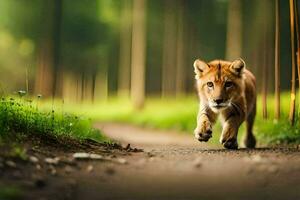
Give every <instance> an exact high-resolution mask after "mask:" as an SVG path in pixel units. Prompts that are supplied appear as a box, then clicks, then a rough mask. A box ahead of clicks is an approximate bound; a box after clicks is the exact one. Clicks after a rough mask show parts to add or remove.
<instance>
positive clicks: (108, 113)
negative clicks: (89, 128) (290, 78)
mask: <svg viewBox="0 0 300 200" xmlns="http://www.w3.org/2000/svg"><path fill="white" fill-rule="evenodd" d="M289 101H290V95H289V93H283V94H282V95H281V114H282V115H281V120H279V121H274V120H273V119H274V114H273V113H274V110H273V107H274V98H273V96H271V95H269V97H268V103H267V106H268V119H263V118H262V108H261V97H258V100H257V105H258V108H257V116H256V122H255V127H254V131H255V134H256V135H257V137H258V140H259V142H260V143H262V144H279V143H300V133H299V131H298V129H299V128H300V124H299V123H298V122H296V125H295V126H293V127H292V126H290V123H289V121H288V112H289ZM51 105H52V104H51V102H44V103H43V105H42V107H43V108H44V109H46V110H47V109H49V107H51ZM55 105H56V108H57V109H58V110H61V109H64V110H65V111H68V112H72V113H75V114H76V115H84V116H88V117H90V118H91V119H92V120H93V121H109V122H123V123H130V124H135V125H139V126H146V127H151V128H157V129H175V130H180V131H184V132H187V133H190V134H192V132H193V130H194V128H195V126H196V115H197V110H198V99H197V97H196V96H188V97H185V98H165V99H163V100H162V99H159V98H155V97H153V98H148V99H147V101H146V107H145V108H144V109H143V110H142V111H136V110H134V109H133V108H132V105H131V103H130V101H129V100H128V99H117V98H111V99H108V100H107V101H105V102H98V103H95V104H94V105H93V104H91V103H88V102H86V103H83V104H81V105H80V106H79V105H78V104H72V103H65V104H62V103H59V102H56V104H55ZM244 129H245V128H244V125H242V127H241V129H240V133H242V132H244ZM220 132H221V126H220V124H216V126H215V128H214V133H213V138H212V142H214V143H216V142H217V141H218V139H219V135H220ZM242 135H243V134H239V137H241V136H242Z"/></svg>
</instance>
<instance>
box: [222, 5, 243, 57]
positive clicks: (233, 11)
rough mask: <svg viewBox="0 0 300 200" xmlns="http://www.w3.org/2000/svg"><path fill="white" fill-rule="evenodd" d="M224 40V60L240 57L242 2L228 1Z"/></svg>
mask: <svg viewBox="0 0 300 200" xmlns="http://www.w3.org/2000/svg"><path fill="white" fill-rule="evenodd" d="M227 19H228V22H227V36H226V37H227V38H226V59H228V60H234V59H236V58H239V57H241V52H242V1H240V0H229V5H228V18H227Z"/></svg>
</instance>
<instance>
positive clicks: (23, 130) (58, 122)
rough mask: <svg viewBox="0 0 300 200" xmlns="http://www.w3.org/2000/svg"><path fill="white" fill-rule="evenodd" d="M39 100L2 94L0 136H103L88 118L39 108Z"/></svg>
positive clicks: (79, 137)
mask: <svg viewBox="0 0 300 200" xmlns="http://www.w3.org/2000/svg"><path fill="white" fill-rule="evenodd" d="M39 103H40V102H39V101H38V100H36V101H34V102H33V101H32V100H29V99H24V98H23V99H22V98H21V97H14V98H13V97H3V98H1V100H0V140H4V139H5V138H11V137H12V136H13V137H14V136H17V135H20V134H21V135H25V136H27V135H39V136H43V135H50V136H53V137H56V138H59V137H60V136H64V137H71V138H74V139H79V140H81V139H86V138H90V139H94V140H96V141H104V140H106V138H105V137H104V136H103V135H102V134H101V133H100V132H99V130H96V129H93V128H92V122H91V120H90V119H88V118H84V117H81V116H78V115H74V114H68V113H65V112H62V111H60V112H57V111H56V110H54V109H51V110H49V111H42V110H40V109H39Z"/></svg>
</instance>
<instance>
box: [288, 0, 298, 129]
mask: <svg viewBox="0 0 300 200" xmlns="http://www.w3.org/2000/svg"><path fill="white" fill-rule="evenodd" d="M294 19H295V15H294V1H293V0H290V28H291V48H292V50H291V54H292V80H291V100H290V113H289V120H290V122H291V124H292V125H294V122H295V100H296V66H295V37H294V33H295V32H294V31H295V27H294Z"/></svg>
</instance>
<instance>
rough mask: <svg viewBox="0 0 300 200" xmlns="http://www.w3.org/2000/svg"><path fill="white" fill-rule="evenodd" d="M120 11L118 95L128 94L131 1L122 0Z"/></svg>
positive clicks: (126, 95)
mask: <svg viewBox="0 0 300 200" xmlns="http://www.w3.org/2000/svg"><path fill="white" fill-rule="evenodd" d="M122 3H123V9H122V11H121V26H120V29H121V30H120V61H119V62H120V63H119V75H118V76H119V80H118V95H119V96H121V97H122V96H125V97H128V96H129V91H130V56H131V23H132V21H131V19H132V16H131V3H130V0H124V1H122Z"/></svg>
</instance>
